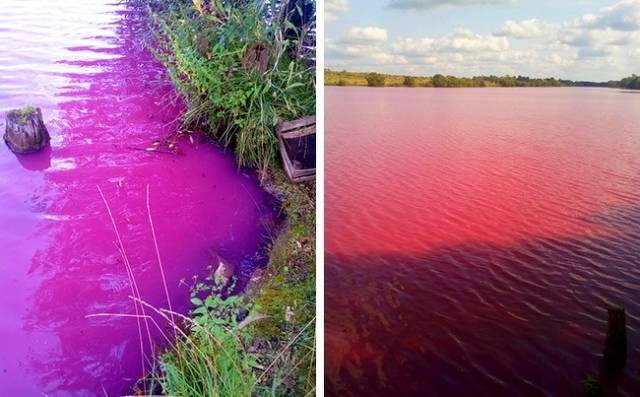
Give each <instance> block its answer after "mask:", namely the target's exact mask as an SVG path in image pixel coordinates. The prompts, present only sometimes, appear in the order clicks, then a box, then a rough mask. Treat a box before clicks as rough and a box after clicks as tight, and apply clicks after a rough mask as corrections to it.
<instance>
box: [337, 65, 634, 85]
mask: <svg viewBox="0 0 640 397" xmlns="http://www.w3.org/2000/svg"><path fill="white" fill-rule="evenodd" d="M325 85H337V86H347V85H348V86H353V85H355V86H369V87H611V88H624V89H640V76H637V75H635V74H634V75H632V76H631V77H627V78H624V79H622V80H620V81H608V82H590V81H572V80H565V79H556V78H553V77H549V78H531V77H527V76H508V75H507V76H494V75H490V76H474V77H456V76H445V75H442V74H436V75H433V76H424V77H417V76H402V75H391V74H383V73H362V72H347V71H341V72H337V71H333V70H330V69H327V70H325Z"/></svg>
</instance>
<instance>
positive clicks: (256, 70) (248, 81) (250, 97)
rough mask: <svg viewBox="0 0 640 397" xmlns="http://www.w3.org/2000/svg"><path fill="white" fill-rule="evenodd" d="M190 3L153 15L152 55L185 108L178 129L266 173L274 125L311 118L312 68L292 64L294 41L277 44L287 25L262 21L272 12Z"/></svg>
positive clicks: (254, 6)
mask: <svg viewBox="0 0 640 397" xmlns="http://www.w3.org/2000/svg"><path fill="white" fill-rule="evenodd" d="M194 3H195V5H191V4H188V3H187V5H178V6H172V7H169V9H168V10H166V11H164V12H162V13H156V14H155V15H156V18H155V22H156V28H157V29H156V33H157V34H156V42H157V44H158V45H157V46H156V51H155V52H156V55H157V57H158V58H159V59H160V60H161V61H162V62H163V63H164V64H165V65H166V67H167V69H168V70H169V73H170V76H171V78H172V80H173V82H174V84H175V86H176V88H177V89H178V91H179V92H180V94H181V95H182V97H183V98H184V100H185V102H186V104H187V109H188V110H187V112H186V114H185V115H184V119H183V123H184V125H185V126H186V127H189V126H192V125H196V126H198V127H199V128H204V129H205V130H206V131H207V132H208V133H210V134H211V136H212V137H214V138H215V139H216V140H218V141H219V142H222V143H223V144H224V145H226V146H229V147H234V148H235V153H236V157H237V160H238V164H239V165H240V166H251V167H256V168H258V169H260V170H262V171H265V170H266V169H267V168H268V167H269V166H270V165H272V164H273V163H274V160H276V154H277V138H276V135H275V133H274V129H275V126H276V124H277V123H278V122H279V121H281V120H290V119H296V118H299V117H301V116H305V115H312V114H314V113H315V66H314V65H312V64H311V63H309V62H307V61H305V60H304V59H301V58H299V57H292V55H291V54H292V53H295V52H296V49H297V48H299V45H300V44H299V41H296V40H285V39H283V38H282V29H283V27H284V26H285V25H286V23H285V24H284V25H283V24H282V23H272V24H269V23H267V22H266V18H265V15H266V14H268V13H269V12H275V11H273V10H270V9H269V7H270V6H268V5H262V6H258V4H259V3H260V4H261V3H262V2H257V1H247V0H245V1H237V2H231V3H230V4H233V5H229V4H226V5H223V4H222V3H221V2H218V1H211V2H210V8H209V9H207V10H206V11H204V10H203V8H202V5H201V4H200V3H199V2H194ZM200 10H203V11H202V12H200ZM289 25H290V24H289ZM289 25H286V26H289ZM302 34H303V33H300V35H302Z"/></svg>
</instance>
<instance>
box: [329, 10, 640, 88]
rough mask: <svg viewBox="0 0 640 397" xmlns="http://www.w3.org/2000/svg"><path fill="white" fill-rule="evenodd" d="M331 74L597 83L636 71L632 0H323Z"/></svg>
mask: <svg viewBox="0 0 640 397" xmlns="http://www.w3.org/2000/svg"><path fill="white" fill-rule="evenodd" d="M325 18H326V20H327V25H326V28H325V31H326V41H325V43H326V44H325V49H326V65H327V67H329V68H331V69H334V70H343V69H346V70H352V71H377V72H385V73H397V74H412V75H433V74H435V73H442V74H452V75H456V76H473V75H479V74H498V75H503V74H510V75H519V74H521V75H528V76H531V77H559V78H567V79H572V80H591V81H607V80H613V79H620V78H622V77H625V76H629V75H631V74H632V73H636V74H640V0H555V1H554V0H374V1H372V0H368V1H367V0H325Z"/></svg>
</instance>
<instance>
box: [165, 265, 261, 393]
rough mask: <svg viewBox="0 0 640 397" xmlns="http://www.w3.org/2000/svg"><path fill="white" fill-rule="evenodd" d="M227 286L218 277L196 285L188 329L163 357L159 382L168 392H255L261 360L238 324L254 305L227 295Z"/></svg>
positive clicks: (192, 296) (247, 335)
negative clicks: (258, 362)
mask: <svg viewBox="0 0 640 397" xmlns="http://www.w3.org/2000/svg"><path fill="white" fill-rule="evenodd" d="M222 290H223V288H222V284H221V283H220V280H219V279H216V278H214V276H210V277H208V278H207V279H206V281H205V282H203V283H198V284H196V285H195V286H194V288H193V289H192V292H191V302H192V303H193V304H194V305H195V309H194V310H193V312H192V313H193V319H192V320H190V321H189V322H188V324H189V325H188V332H186V333H184V334H183V335H182V337H179V338H178V339H177V340H176V341H175V343H174V345H173V346H172V347H171V349H169V350H167V351H166V352H165V353H164V354H163V355H162V356H161V357H160V368H161V371H160V373H159V374H157V377H158V379H157V381H158V383H159V384H160V385H161V386H162V389H163V391H164V392H165V393H166V394H169V395H178V396H184V397H190V396H193V397H196V396H197V397H200V396H240V397H242V396H247V397H250V396H252V395H253V392H254V390H255V382H256V381H255V375H254V368H255V367H256V365H257V361H256V357H255V356H254V355H253V354H251V353H249V352H247V350H246V348H245V346H246V345H248V344H250V342H251V336H250V334H249V333H248V332H247V331H246V329H245V328H243V327H241V326H240V324H239V323H238V318H239V316H240V314H241V313H242V312H244V311H246V310H248V309H249V307H248V306H246V305H244V304H243V302H242V300H241V298H240V297H238V296H229V297H226V298H223V297H222V295H221V293H222ZM203 294H205V296H204V297H203V298H202V299H201V298H199V296H202V295H203Z"/></svg>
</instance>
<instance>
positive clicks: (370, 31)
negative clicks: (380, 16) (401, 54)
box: [347, 26, 387, 42]
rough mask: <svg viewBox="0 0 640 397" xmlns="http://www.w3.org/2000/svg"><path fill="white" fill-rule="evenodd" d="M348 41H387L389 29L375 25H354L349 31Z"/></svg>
mask: <svg viewBox="0 0 640 397" xmlns="http://www.w3.org/2000/svg"><path fill="white" fill-rule="evenodd" d="M347 40H348V41H352V42H353V41H365V42H366V41H386V40H387V31H386V30H384V29H382V28H377V27H374V26H367V27H363V28H361V27H353V28H351V29H349V32H348V33H347Z"/></svg>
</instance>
